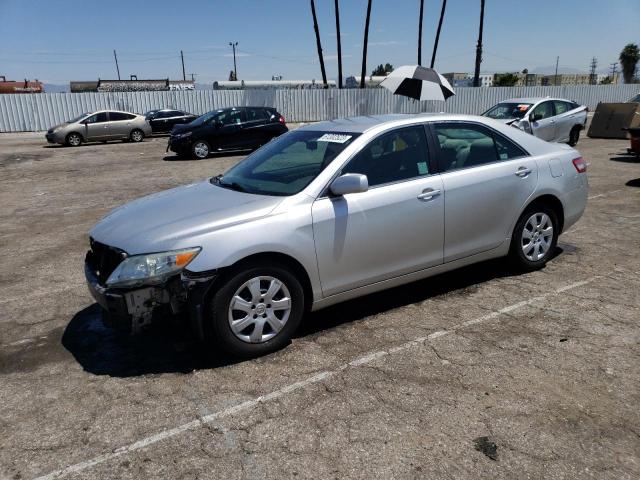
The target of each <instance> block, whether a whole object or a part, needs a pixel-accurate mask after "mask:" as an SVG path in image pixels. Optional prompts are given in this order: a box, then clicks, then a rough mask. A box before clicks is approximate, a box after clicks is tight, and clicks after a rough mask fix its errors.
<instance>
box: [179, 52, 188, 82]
mask: <svg viewBox="0 0 640 480" xmlns="http://www.w3.org/2000/svg"><path fill="white" fill-rule="evenodd" d="M180 58H181V59H182V80H186V79H187V74H186V73H184V54H183V53H182V50H180Z"/></svg>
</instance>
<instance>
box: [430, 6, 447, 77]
mask: <svg viewBox="0 0 640 480" xmlns="http://www.w3.org/2000/svg"><path fill="white" fill-rule="evenodd" d="M446 8H447V0H442V10H440V21H439V22H438V31H437V32H436V41H435V43H434V44H433V55H431V68H433V66H434V65H435V63H436V52H437V51H438V42H439V41H440V30H441V29H442V20H444V11H445V9H446Z"/></svg>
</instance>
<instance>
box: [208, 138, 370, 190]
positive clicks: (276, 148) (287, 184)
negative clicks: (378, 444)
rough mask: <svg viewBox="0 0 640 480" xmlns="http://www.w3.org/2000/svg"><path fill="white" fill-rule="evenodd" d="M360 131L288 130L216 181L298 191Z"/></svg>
mask: <svg viewBox="0 0 640 480" xmlns="http://www.w3.org/2000/svg"><path fill="white" fill-rule="evenodd" d="M359 135H360V134H359V133H342V132H340V133H336V132H323V131H309V130H298V131H293V132H289V133H285V134H284V135H282V136H280V137H278V138H276V139H275V140H272V141H271V142H269V143H267V144H266V145H265V146H264V147H262V148H260V149H259V150H257V151H255V152H254V153H252V154H251V155H249V156H248V157H247V158H246V159H244V160H243V161H242V162H240V163H238V164H237V165H236V166H235V167H233V168H231V169H230V170H229V171H227V173H225V174H224V175H222V176H218V177H215V178H214V179H212V182H213V183H214V184H216V185H220V186H221V187H224V188H231V189H233V190H238V191H241V192H247V193H255V194H259V195H279V196H287V195H294V194H296V193H298V192H300V191H301V190H302V189H303V188H305V187H306V186H307V185H309V183H311V181H312V180H313V179H314V178H316V177H317V176H318V174H319V173H320V172H321V171H322V170H323V169H324V168H325V167H326V166H327V165H329V164H330V163H331V162H332V161H333V159H335V158H336V157H337V156H338V154H340V152H342V151H343V150H344V149H345V148H346V147H347V146H348V145H349V144H350V143H351V142H353V140H355V139H356V138H357V137H358V136H359Z"/></svg>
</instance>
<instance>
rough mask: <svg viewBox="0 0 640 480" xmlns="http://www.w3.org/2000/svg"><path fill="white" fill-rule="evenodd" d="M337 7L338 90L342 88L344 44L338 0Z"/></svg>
mask: <svg viewBox="0 0 640 480" xmlns="http://www.w3.org/2000/svg"><path fill="white" fill-rule="evenodd" d="M335 5H336V38H337V40H338V88H342V42H341V41H340V8H339V7H338V0H335Z"/></svg>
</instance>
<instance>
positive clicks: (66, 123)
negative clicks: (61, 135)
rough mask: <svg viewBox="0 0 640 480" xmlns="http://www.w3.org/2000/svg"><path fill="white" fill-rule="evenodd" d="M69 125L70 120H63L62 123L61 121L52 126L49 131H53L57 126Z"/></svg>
mask: <svg viewBox="0 0 640 480" xmlns="http://www.w3.org/2000/svg"><path fill="white" fill-rule="evenodd" d="M67 125H70V124H69V122H62V123H59V124H58V125H54V126H53V127H51V128H50V129H49V131H50V132H53V131H54V130H55V129H56V128H63V127H66V126H67Z"/></svg>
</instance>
